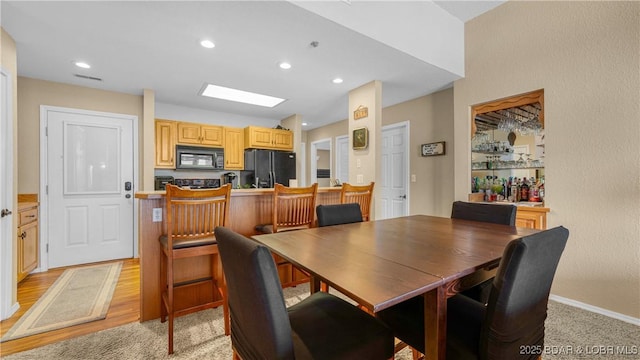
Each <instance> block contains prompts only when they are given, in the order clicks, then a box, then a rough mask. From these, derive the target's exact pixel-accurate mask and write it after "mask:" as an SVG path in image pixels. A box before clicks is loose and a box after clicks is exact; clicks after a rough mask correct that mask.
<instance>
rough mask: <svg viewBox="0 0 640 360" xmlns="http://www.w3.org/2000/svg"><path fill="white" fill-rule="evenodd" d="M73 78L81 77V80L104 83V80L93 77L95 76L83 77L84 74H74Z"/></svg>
mask: <svg viewBox="0 0 640 360" xmlns="http://www.w3.org/2000/svg"><path fill="white" fill-rule="evenodd" d="M73 76H75V77H79V78H81V79H87V80H95V81H102V79H100V78H97V77H93V76H87V75H82V74H73Z"/></svg>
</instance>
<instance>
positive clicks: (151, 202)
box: [135, 187, 340, 322]
mask: <svg viewBox="0 0 640 360" xmlns="http://www.w3.org/2000/svg"><path fill="white" fill-rule="evenodd" d="M164 195H165V192H164V191H142V192H138V193H136V194H135V198H136V199H138V202H139V205H138V224H139V225H138V239H139V250H140V252H139V254H140V321H141V322H142V321H147V320H152V319H156V318H159V317H160V286H159V281H160V279H159V273H160V243H159V241H158V237H159V236H160V235H161V234H162V233H163V232H165V231H166V223H165V221H164V220H165V219H166V209H165V201H164ZM272 197H273V189H234V190H232V191H231V203H230V206H229V227H230V228H231V229H232V230H233V231H235V232H238V233H240V234H242V235H245V236H251V235H255V234H256V231H255V229H254V228H255V226H256V225H259V224H268V223H270V222H271V215H272V207H273V200H272ZM339 202H340V188H339V187H337V188H319V189H318V195H317V199H316V205H321V204H322V205H329V204H337V203H339ZM154 209H162V210H161V211H162V218H161V221H155V222H154V221H153V220H154V217H153V211H154ZM157 211H158V210H156V212H157ZM216 259H217V258H216ZM180 260H181V259H178V260H176V265H175V269H174V271H175V278H176V280H177V281H182V280H189V279H194V278H200V277H205V276H210V271H209V269H211V267H210V264H209V261H210V260H209V257H206V256H203V257H201V259H199V260H194V259H193V258H192V259H189V262H188V263H186V262H180ZM215 261H218V260H215ZM288 266H291V265H290V264H289V265H288ZM215 268H216V269H217V271H216V274H214V277H215V278H216V279H217V281H218V283H222V282H223V281H224V280H223V279H222V265H221V263H220V262H219V261H218V263H217V264H216V267H215ZM278 270H279V272H280V273H281V274H280V276H281V281H282V282H283V284H285V283H287V282H289V281H291V282H295V281H294V280H295V279H291V278H290V277H291V276H293V277H295V276H301V273H299V272H297V271H288V274H286V273H287V271H286V270H287V269H278ZM291 274H292V275H291ZM296 274H298V275H296ZM283 280H284V281H283ZM288 280H289V281H288ZM211 296H216V295H214V294H213V291H212V289H210V287H209V288H207V287H206V286H193V287H189V288H187V289H184V290H183V291H182V293H180V294H176V300H175V301H176V307H178V308H183V307H188V306H190V305H192V304H197V303H202V302H205V300H206V299H208V298H210V297H211Z"/></svg>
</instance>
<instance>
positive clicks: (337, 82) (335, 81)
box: [332, 78, 342, 84]
mask: <svg viewBox="0 0 640 360" xmlns="http://www.w3.org/2000/svg"><path fill="white" fill-rule="evenodd" d="M332 81H333V83H334V84H342V79H340V78H335V79H333V80H332Z"/></svg>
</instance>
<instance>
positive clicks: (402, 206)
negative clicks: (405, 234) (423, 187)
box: [376, 122, 409, 219]
mask: <svg viewBox="0 0 640 360" xmlns="http://www.w3.org/2000/svg"><path fill="white" fill-rule="evenodd" d="M407 126H408V124H407V123H406V122H405V123H400V124H394V125H389V126H385V127H383V128H382V143H381V144H382V154H381V166H382V169H381V176H382V179H380V180H381V181H380V184H378V183H376V188H378V189H379V190H378V192H377V193H378V198H376V202H377V203H378V204H379V207H376V219H388V218H394V217H399V216H406V215H407V214H408V213H409V200H408V199H409V193H408V188H409V185H408V183H409V181H408V180H409V175H408V172H407V171H408V168H409V166H408V163H409V160H408V154H409V149H408V146H409V140H408V136H407V134H408V128H407ZM378 210H379V211H378Z"/></svg>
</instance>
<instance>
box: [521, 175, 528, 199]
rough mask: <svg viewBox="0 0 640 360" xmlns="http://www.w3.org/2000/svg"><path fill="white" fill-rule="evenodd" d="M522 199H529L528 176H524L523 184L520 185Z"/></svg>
mask: <svg viewBox="0 0 640 360" xmlns="http://www.w3.org/2000/svg"><path fill="white" fill-rule="evenodd" d="M520 201H529V185H527V178H522V185H520Z"/></svg>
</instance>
